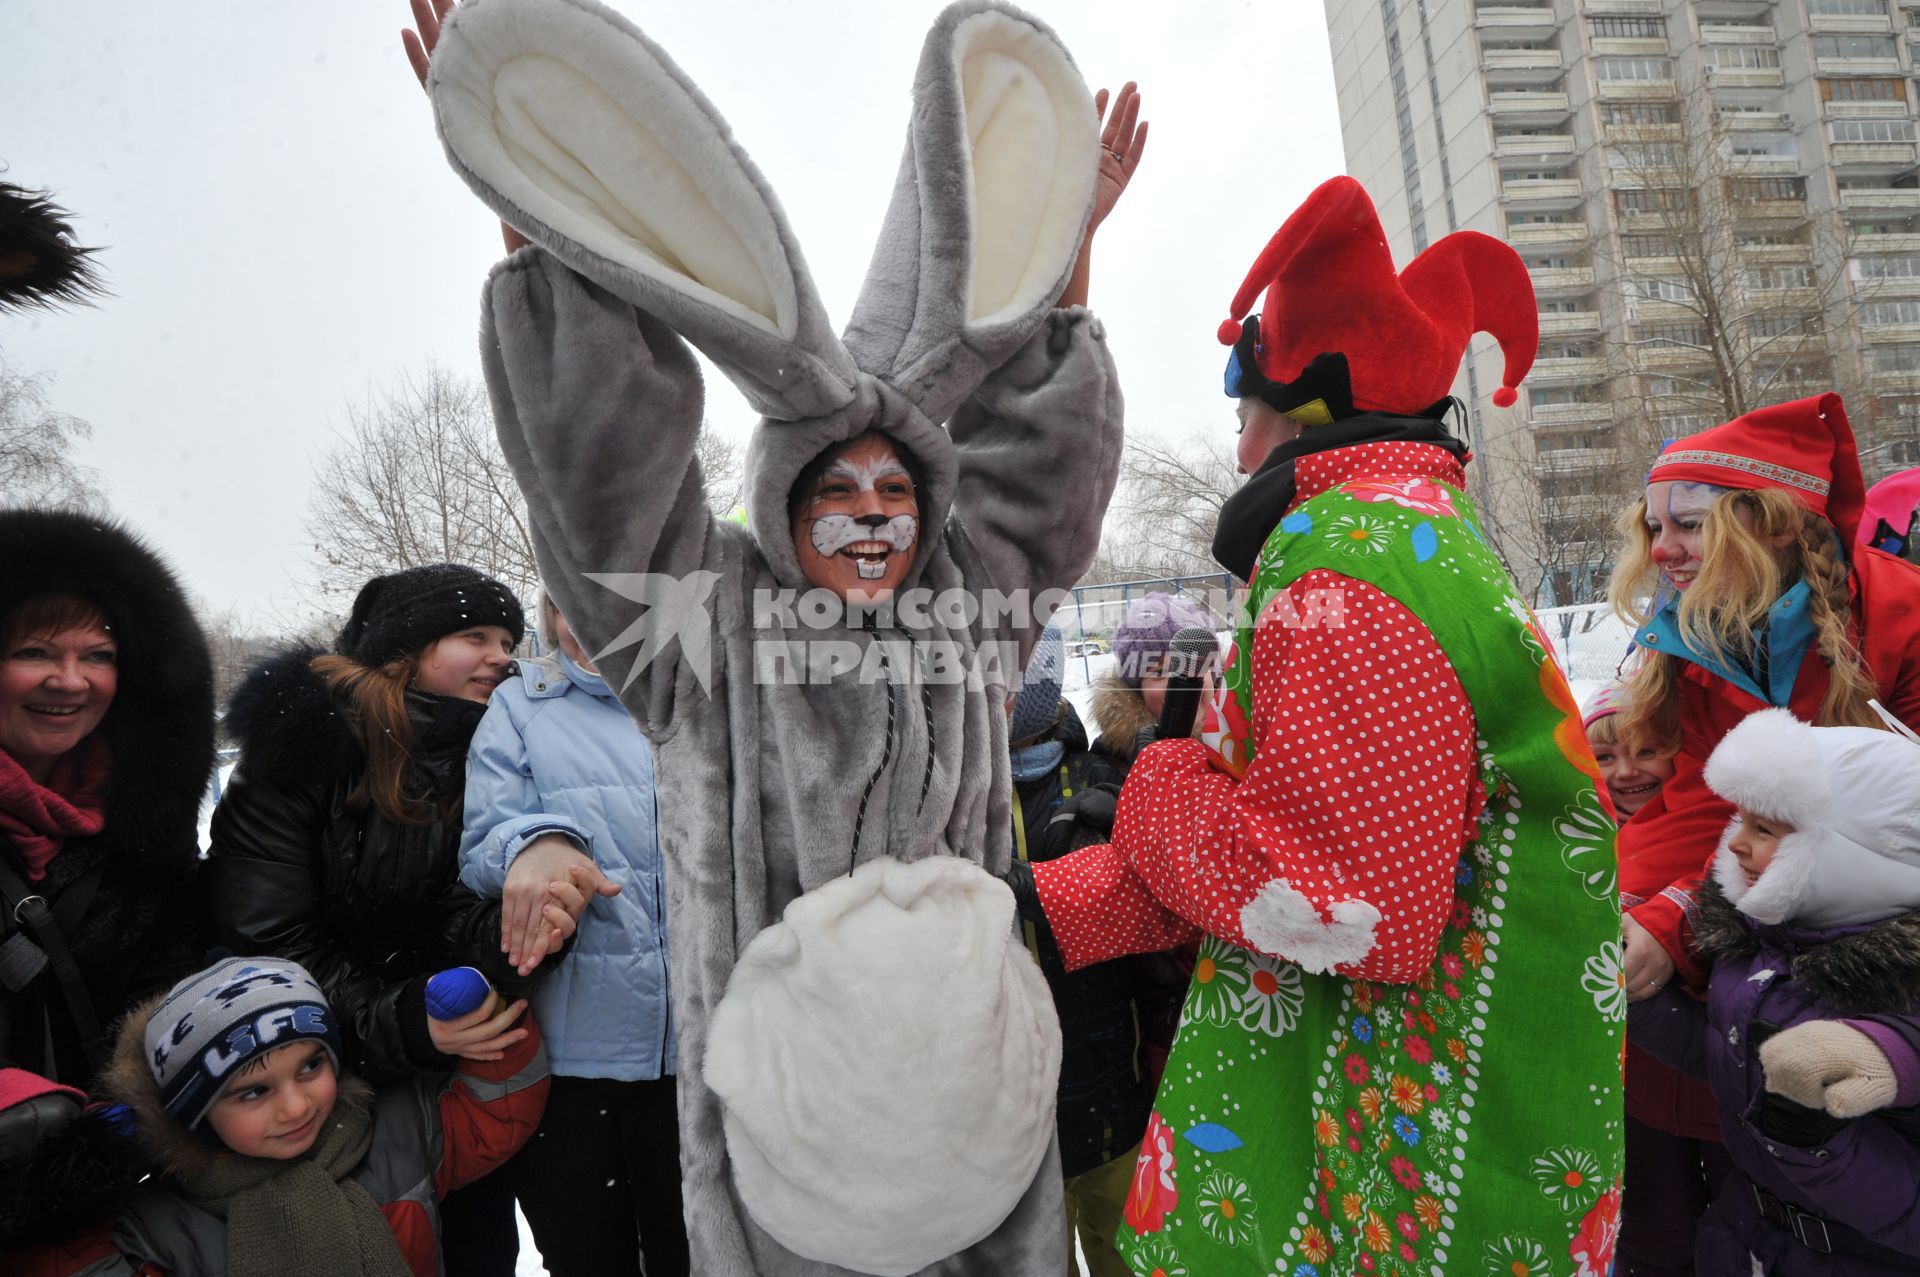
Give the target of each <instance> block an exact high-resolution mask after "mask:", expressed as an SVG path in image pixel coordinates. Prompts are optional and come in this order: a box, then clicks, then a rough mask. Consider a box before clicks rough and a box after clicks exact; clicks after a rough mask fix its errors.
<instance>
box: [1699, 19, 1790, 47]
mask: <svg viewBox="0 0 1920 1277" xmlns="http://www.w3.org/2000/svg"><path fill="white" fill-rule="evenodd" d="M1779 42H1780V37H1779V34H1778V33H1777V32H1775V31H1774V29H1773V24H1772V23H1770V22H1767V23H1762V22H1752V23H1740V24H1738V25H1735V24H1733V23H1729V22H1702V23H1701V24H1700V43H1702V44H1778V43H1779Z"/></svg>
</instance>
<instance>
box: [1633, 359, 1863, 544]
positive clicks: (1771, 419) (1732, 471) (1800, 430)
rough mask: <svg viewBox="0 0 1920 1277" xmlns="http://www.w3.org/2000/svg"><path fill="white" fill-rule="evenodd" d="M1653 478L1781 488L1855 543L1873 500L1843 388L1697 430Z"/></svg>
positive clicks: (1667, 455) (1659, 460)
mask: <svg viewBox="0 0 1920 1277" xmlns="http://www.w3.org/2000/svg"><path fill="white" fill-rule="evenodd" d="M1647 482H1648V483H1711V484H1715V485H1717V486H1719V487H1722V488H1738V489H1742V490H1746V491H1752V490H1753V489H1756V488H1776V489H1778V490H1780V491H1782V492H1789V493H1792V494H1793V496H1794V498H1795V499H1796V500H1798V501H1799V502H1800V504H1801V505H1803V506H1805V507H1806V508H1807V509H1809V510H1811V511H1813V512H1814V513H1815V514H1818V515H1821V516H1823V517H1824V518H1825V519H1826V520H1827V522H1829V523H1831V524H1832V525H1833V526H1834V530H1835V531H1837V532H1838V533H1839V534H1840V538H1841V543H1842V544H1844V545H1852V544H1853V542H1854V537H1855V534H1856V533H1857V531H1858V529H1859V526H1860V511H1861V509H1862V508H1863V507H1864V506H1865V504H1866V484H1865V482H1864V481H1863V480H1862V479H1861V477H1860V455H1859V453H1858V451H1857V450H1856V449H1855V447H1854V442H1853V427H1852V426H1850V425H1848V424H1847V409H1846V405H1845V404H1843V403H1841V402H1840V396H1839V395H1835V394H1825V395H1815V396H1813V397H1812V398H1811V399H1795V400H1793V401H1791V402H1789V403H1781V404H1773V405H1771V406H1770V407H1766V408H1755V409H1754V410H1753V411H1752V412H1750V413H1747V414H1746V415H1745V416H1742V417H1735V418H1734V419H1733V420H1732V421H1729V422H1727V423H1726V424H1725V425H1720V426H1715V427H1713V429H1711V430H1702V431H1701V432H1700V433H1699V434H1697V435H1689V436H1688V437H1687V438H1685V439H1682V440H1680V441H1678V442H1677V443H1675V444H1673V445H1672V446H1671V447H1669V448H1667V449H1666V450H1665V451H1664V452H1662V453H1661V454H1660V455H1659V456H1658V457H1656V458H1655V459H1654V463H1653V471H1652V473H1650V474H1648V475H1647Z"/></svg>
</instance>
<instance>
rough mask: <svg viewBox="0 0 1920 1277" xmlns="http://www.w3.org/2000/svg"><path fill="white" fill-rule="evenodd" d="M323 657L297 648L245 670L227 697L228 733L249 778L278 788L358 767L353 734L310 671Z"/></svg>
mask: <svg viewBox="0 0 1920 1277" xmlns="http://www.w3.org/2000/svg"><path fill="white" fill-rule="evenodd" d="M324 655H326V652H325V651H324V650H323V649H321V648H317V647H300V648H294V649H293V650H291V651H286V652H280V653H278V654H276V655H273V656H269V657H268V658H266V659H265V660H263V661H261V662H260V663H259V664H258V665H255V666H254V667H253V668H252V669H250V670H248V671H247V676H246V677H245V678H243V679H241V680H240V685H239V686H238V687H236V688H234V690H233V695H232V696H230V697H228V698H227V728H228V730H229V731H231V732H232V733H233V736H234V739H235V740H236V741H238V742H239V744H240V763H241V766H242V767H244V768H245V769H246V772H247V774H248V775H249V776H251V777H257V778H259V779H262V780H270V781H274V782H276V783H279V784H299V783H306V782H312V781H326V780H333V779H336V778H338V777H340V776H345V775H348V774H350V773H351V772H352V771H353V769H354V768H355V767H356V766H357V765H358V759H359V747H358V745H356V744H355V742H354V739H353V729H352V728H351V727H350V726H349V725H348V724H347V720H346V718H345V717H344V716H343V715H342V714H341V713H340V712H339V710H338V709H337V708H336V707H335V705H334V700H333V694H332V693H331V692H329V691H328V690H327V685H326V683H325V682H324V681H323V680H322V679H321V677H320V676H319V675H318V674H316V673H314V672H313V661H314V658H315V657H318V656H324Z"/></svg>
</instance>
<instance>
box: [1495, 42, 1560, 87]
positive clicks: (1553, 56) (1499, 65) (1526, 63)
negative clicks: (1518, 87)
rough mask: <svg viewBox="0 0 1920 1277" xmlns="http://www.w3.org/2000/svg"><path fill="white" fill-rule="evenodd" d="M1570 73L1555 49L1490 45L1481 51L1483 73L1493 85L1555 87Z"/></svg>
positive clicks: (1549, 46) (1551, 47)
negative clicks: (1565, 74)
mask: <svg viewBox="0 0 1920 1277" xmlns="http://www.w3.org/2000/svg"><path fill="white" fill-rule="evenodd" d="M1565 70H1566V64H1565V62H1564V61H1563V60H1562V58H1561V57H1560V50H1559V49H1557V48H1555V47H1553V46H1552V45H1546V46H1521V45H1490V46H1486V47H1483V48H1482V49H1481V50H1480V72H1481V74H1482V75H1484V76H1485V77H1486V80H1487V83H1488V84H1489V85H1501V86H1505V85H1512V84H1553V83H1556V82H1557V81H1558V80H1559V79H1560V76H1561V75H1562V73H1564V72H1565Z"/></svg>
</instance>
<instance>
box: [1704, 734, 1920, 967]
mask: <svg viewBox="0 0 1920 1277" xmlns="http://www.w3.org/2000/svg"><path fill="white" fill-rule="evenodd" d="M1707 784H1708V785H1709V786H1710V787H1711V788H1712V789H1713V792H1714V793H1716V794H1718V795H1720V797H1722V798H1724V799H1726V800H1727V801H1728V802H1730V803H1733V804H1734V805H1735V806H1737V807H1744V808H1745V809H1746V810H1748V811H1751V812H1753V813H1755V814H1756V815H1759V816H1762V817H1766V818H1771V819H1773V820H1777V821H1781V822H1783V823H1785V824H1789V825H1792V826H1793V832H1792V833H1790V834H1784V835H1782V836H1781V838H1780V841H1779V844H1778V846H1777V847H1776V849H1775V851H1774V854H1773V861H1772V863H1771V864H1769V865H1768V866H1767V868H1766V869H1765V870H1764V871H1763V872H1762V873H1761V874H1760V876H1759V878H1758V880H1756V881H1755V882H1754V883H1753V884H1752V885H1751V886H1749V885H1748V884H1747V880H1746V875H1745V874H1744V873H1742V872H1741V870H1740V862H1739V860H1738V859H1737V858H1736V857H1735V856H1734V854H1733V852H1732V850H1731V849H1730V848H1729V847H1728V846H1727V843H1728V840H1729V839H1730V838H1731V837H1732V835H1733V830H1734V829H1735V828H1737V822H1738V820H1739V817H1738V816H1736V817H1735V818H1734V820H1735V822H1736V823H1735V824H1734V825H1730V826H1729V827H1728V830H1727V833H1726V834H1725V835H1723V836H1722V837H1721V839H1720V849H1719V851H1717V852H1716V853H1715V854H1714V860H1713V877H1714V881H1715V882H1716V883H1718V884H1719V887H1720V890H1721V892H1722V893H1723V894H1724V895H1725V896H1726V898H1727V899H1728V900H1729V901H1731V902H1732V903H1733V905H1734V906H1735V907H1736V908H1738V909H1739V910H1740V912H1742V913H1744V914H1746V915H1747V916H1748V917H1750V918H1752V919H1754V920H1755V921H1756V922H1762V923H1792V924H1794V925H1795V926H1799V927H1804V928H1812V929H1817V930H1832V929H1835V928H1840V927H1852V926H1859V925H1862V924H1865V923H1872V922H1880V921H1882V920H1884V919H1887V918H1892V917H1896V916H1898V915H1900V914H1904V913H1910V912H1912V911H1914V910H1920V741H1916V740H1915V739H1913V738H1912V736H1911V734H1906V733H1903V732H1900V731H1881V730H1879V729H1877V728H1870V727H1813V726H1810V725H1808V724H1806V723H1803V722H1801V721H1800V720H1799V719H1797V718H1795V717H1794V716H1793V714H1792V713H1791V712H1790V711H1788V710H1784V709H1764V710H1760V711H1759V712H1757V713H1754V714H1750V715H1748V716H1747V717H1746V718H1745V719H1743V720H1741V722H1740V725H1739V726H1737V727H1735V728H1734V729H1733V730H1732V731H1730V732H1728V733H1727V735H1726V737H1725V738H1724V739H1723V740H1721V742H1720V744H1719V746H1718V747H1717V748H1716V749H1715V750H1714V751H1713V755H1712V757H1711V758H1709V759H1708V760H1707Z"/></svg>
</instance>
